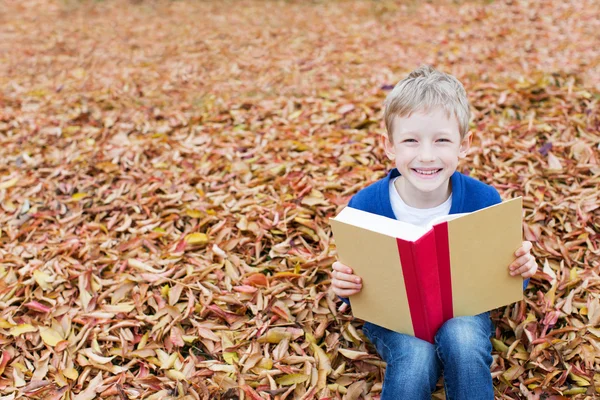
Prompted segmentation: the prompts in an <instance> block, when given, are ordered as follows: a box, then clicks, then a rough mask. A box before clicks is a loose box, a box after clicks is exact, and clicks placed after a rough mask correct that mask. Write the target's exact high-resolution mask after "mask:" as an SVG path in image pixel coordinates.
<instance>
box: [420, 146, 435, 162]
mask: <svg viewBox="0 0 600 400" xmlns="http://www.w3.org/2000/svg"><path fill="white" fill-rule="evenodd" d="M419 158H420V161H423V162H430V161H435V157H434V156H433V152H432V151H431V149H428V148H423V149H421V151H420V152H419Z"/></svg>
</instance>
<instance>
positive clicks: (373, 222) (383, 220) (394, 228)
mask: <svg viewBox="0 0 600 400" xmlns="http://www.w3.org/2000/svg"><path fill="white" fill-rule="evenodd" d="M332 221H339V222H343V223H345V224H348V225H353V226H356V227H359V228H362V229H368V230H370V231H373V232H376V233H379V234H382V235H386V236H390V237H394V238H396V237H398V238H401V239H404V240H409V241H415V240H417V239H418V238H420V237H421V236H423V234H425V233H426V232H427V231H428V230H429V229H425V228H422V227H419V226H416V225H413V224H409V223H407V222H402V221H398V220H395V219H391V218H387V217H383V216H381V215H377V214H373V213H369V212H366V211H362V210H358V209H356V208H352V207H346V208H344V209H343V210H342V211H341V212H340V213H339V214H338V215H337V216H336V217H335V218H333V219H332Z"/></svg>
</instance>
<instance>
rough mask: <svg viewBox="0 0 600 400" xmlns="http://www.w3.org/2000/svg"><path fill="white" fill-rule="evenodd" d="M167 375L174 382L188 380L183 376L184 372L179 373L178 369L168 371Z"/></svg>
mask: <svg viewBox="0 0 600 400" xmlns="http://www.w3.org/2000/svg"><path fill="white" fill-rule="evenodd" d="M165 375H167V377H169V378H171V379H173V380H174V381H185V380H187V378H186V377H185V375H184V374H183V372H181V371H177V370H176V369H170V370H168V371H167V372H166V373H165Z"/></svg>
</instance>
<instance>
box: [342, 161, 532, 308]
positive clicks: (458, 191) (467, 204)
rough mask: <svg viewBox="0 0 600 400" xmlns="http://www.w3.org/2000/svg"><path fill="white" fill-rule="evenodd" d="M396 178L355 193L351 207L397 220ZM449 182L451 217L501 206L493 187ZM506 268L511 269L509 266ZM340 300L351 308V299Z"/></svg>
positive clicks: (462, 179) (459, 179)
mask: <svg viewBox="0 0 600 400" xmlns="http://www.w3.org/2000/svg"><path fill="white" fill-rule="evenodd" d="M397 176H400V172H398V170H397V169H396V168H394V169H392V170H391V171H390V172H389V174H388V175H387V176H386V177H385V178H383V179H380V180H378V181H377V182H375V183H373V184H371V185H369V186H367V187H366V188H364V189H362V190H360V191H359V192H358V193H356V194H355V195H354V196H353V197H352V198H351V199H350V202H349V203H348V206H350V207H352V208H356V209H358V210H362V211H367V212H370V213H373V214H377V215H382V216H384V217H388V218H392V219H396V216H395V215H394V211H393V210H392V202H391V200H390V180H392V179H394V178H396V177H397ZM450 181H451V183H452V206H451V207H450V214H460V213H468V212H473V211H477V210H481V209H482V208H486V207H489V206H493V205H494V204H498V203H500V202H502V199H501V198H500V195H499V194H498V191H497V190H496V189H494V188H493V187H492V186H489V185H486V184H485V183H483V182H479V181H478V180H476V179H473V178H471V177H469V176H466V175H463V174H461V173H460V172H458V171H456V172H454V174H452V177H451V178H450ZM515 250H516V249H515ZM506 267H507V268H508V265H507V266H506ZM528 283H529V279H526V280H524V281H523V290H525V288H526V287H527V284H528ZM341 299H342V301H344V302H345V303H347V304H350V303H349V301H348V299H346V298H341Z"/></svg>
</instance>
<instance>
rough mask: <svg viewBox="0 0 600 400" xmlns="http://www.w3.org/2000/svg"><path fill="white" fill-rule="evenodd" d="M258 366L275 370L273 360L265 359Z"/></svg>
mask: <svg viewBox="0 0 600 400" xmlns="http://www.w3.org/2000/svg"><path fill="white" fill-rule="evenodd" d="M256 366H257V367H259V368H264V369H271V368H273V360H271V359H270V358H266V357H263V358H262V359H261V360H260V361H259V362H258V364H257V365H256Z"/></svg>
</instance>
